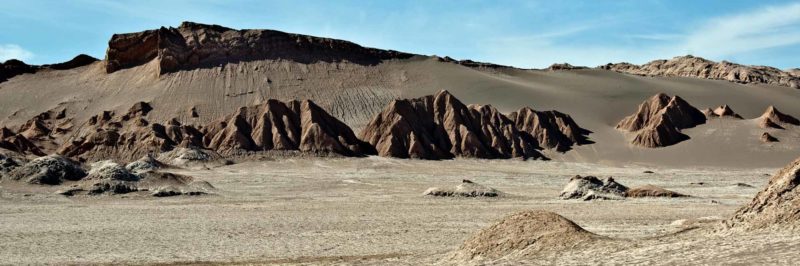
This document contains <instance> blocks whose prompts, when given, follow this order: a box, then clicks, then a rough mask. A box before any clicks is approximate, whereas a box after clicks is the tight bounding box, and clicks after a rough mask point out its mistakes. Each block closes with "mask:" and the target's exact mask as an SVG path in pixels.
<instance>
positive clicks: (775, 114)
mask: <svg viewBox="0 0 800 266" xmlns="http://www.w3.org/2000/svg"><path fill="white" fill-rule="evenodd" d="M757 119H759V121H760V122H759V124H760V125H762V127H763V126H767V127H771V125H775V124H777V125H781V124H782V125H787V124H789V125H795V126H800V120H798V119H797V118H795V117H793V116H791V115H787V114H784V113H781V112H780V111H778V109H777V108H775V106H772V105H770V106H769V107H767V110H765V111H764V113H763V114H762V115H761V116H759V117H758V118H757ZM781 128H782V127H781Z"/></svg>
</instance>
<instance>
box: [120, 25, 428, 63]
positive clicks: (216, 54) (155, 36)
mask: <svg viewBox="0 0 800 266" xmlns="http://www.w3.org/2000/svg"><path fill="white" fill-rule="evenodd" d="M411 56H413V55H412V54H407V53H401V52H397V51H391V50H380V49H373V48H365V47H362V46H359V45H357V44H355V43H351V42H348V41H342V40H335V39H328V38H319V37H313V36H307V35H299V34H290V33H284V32H280V31H274V30H234V29H230V28H226V27H222V26H218V25H206V24H198V23H192V22H184V23H182V24H181V25H180V26H179V27H178V28H171V27H170V28H164V27H162V28H160V29H157V30H148V31H143V32H137V33H128V34H115V35H113V36H112V37H111V40H110V41H109V42H108V50H107V51H106V60H107V63H106V71H107V72H108V73H112V72H114V71H117V70H120V69H124V68H129V67H133V66H138V65H141V64H144V63H147V62H150V61H151V60H153V59H157V60H158V66H159V74H163V73H167V72H173V71H177V70H182V69H191V68H197V67H211V66H217V65H219V64H223V63H229V62H239V61H252V60H266V59H276V60H277V59H283V60H290V61H295V62H301V63H314V62H320V61H323V62H340V61H348V62H352V63H357V64H366V65H374V64H378V63H380V62H381V61H383V60H387V59H395V58H397V59H404V58H409V57H411Z"/></svg>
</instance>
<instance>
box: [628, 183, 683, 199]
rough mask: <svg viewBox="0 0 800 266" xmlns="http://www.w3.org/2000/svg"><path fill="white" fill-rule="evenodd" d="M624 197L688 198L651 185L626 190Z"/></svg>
mask: <svg viewBox="0 0 800 266" xmlns="http://www.w3.org/2000/svg"><path fill="white" fill-rule="evenodd" d="M625 197H628V198H649V197H658V198H685V197H689V196H688V195H685V194H681V193H678V192H675V191H672V190H666V189H663V188H660V187H657V186H653V185H644V186H641V187H635V188H631V189H628V190H627V191H625Z"/></svg>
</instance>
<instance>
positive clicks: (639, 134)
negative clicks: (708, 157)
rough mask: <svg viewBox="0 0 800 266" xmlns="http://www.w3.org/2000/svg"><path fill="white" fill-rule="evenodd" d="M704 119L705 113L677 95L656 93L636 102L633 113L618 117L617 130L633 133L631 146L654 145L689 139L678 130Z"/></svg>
mask: <svg viewBox="0 0 800 266" xmlns="http://www.w3.org/2000/svg"><path fill="white" fill-rule="evenodd" d="M705 122H706V117H705V114H703V112H701V111H700V110H698V109H697V108H694V107H693V106H691V105H690V104H689V103H687V102H686V101H684V100H683V99H681V98H680V97H678V96H674V97H670V96H668V95H666V94H663V93H659V94H656V95H654V96H653V97H650V98H649V99H648V100H646V101H645V102H644V103H642V104H641V105H639V108H638V110H637V111H636V113H634V114H632V115H630V116H628V117H625V118H624V119H622V121H620V122H619V123H618V124H617V129H620V130H623V131H628V132H633V133H635V135H634V138H633V140H632V141H631V143H632V144H633V145H636V146H641V147H647V148H656V147H665V146H669V145H673V144H676V143H678V142H681V141H684V140H687V139H689V136H686V135H685V134H683V133H681V132H680V130H681V129H684V128H691V127H694V126H697V125H700V124H703V123H705Z"/></svg>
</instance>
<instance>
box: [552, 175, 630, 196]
mask: <svg viewBox="0 0 800 266" xmlns="http://www.w3.org/2000/svg"><path fill="white" fill-rule="evenodd" d="M626 191H628V187H626V186H623V185H622V184H620V183H617V181H616V180H614V178H612V177H608V178H606V179H605V180H600V179H599V178H597V177H594V176H579V175H576V176H574V177H572V178H570V180H569V182H568V183H567V185H566V186H565V187H564V189H563V190H562V191H561V194H560V195H559V198H561V199H583V200H593V199H619V198H622V197H625V192H626Z"/></svg>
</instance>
